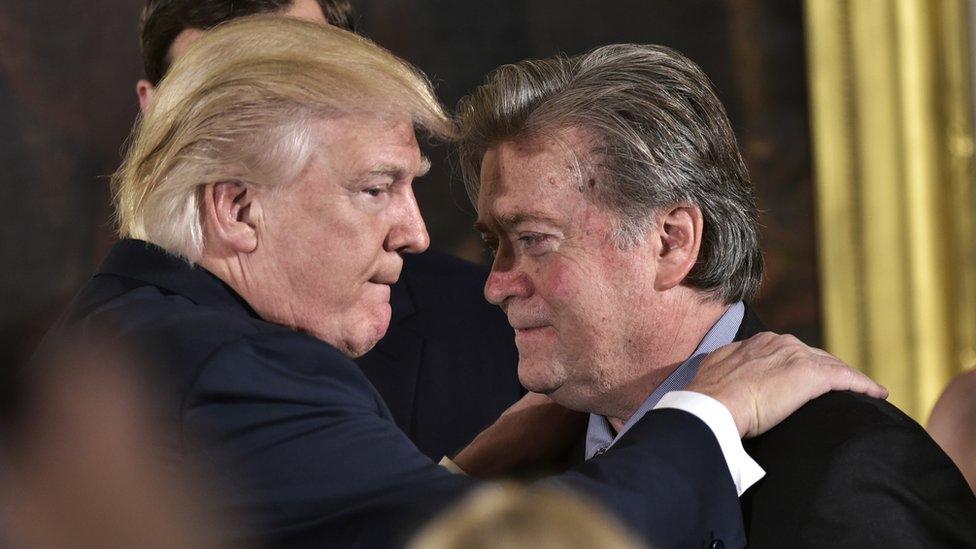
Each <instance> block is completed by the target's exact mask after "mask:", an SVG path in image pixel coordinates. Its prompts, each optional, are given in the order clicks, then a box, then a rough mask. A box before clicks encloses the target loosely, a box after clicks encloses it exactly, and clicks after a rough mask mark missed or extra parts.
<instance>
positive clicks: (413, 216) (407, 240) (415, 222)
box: [387, 187, 430, 254]
mask: <svg viewBox="0 0 976 549" xmlns="http://www.w3.org/2000/svg"><path fill="white" fill-rule="evenodd" d="M429 246H430V235H429V234H427V225H426V224H425V223H424V218H423V217H422V216H421V215H420V206H419V205H418V204H417V199H416V197H415V196H414V194H413V190H412V189H411V188H409V187H408V188H407V189H406V191H405V196H404V197H403V200H402V206H401V208H400V212H399V215H398V218H397V222H396V223H395V224H394V226H393V227H392V229H391V230H390V235H389V237H388V238H387V249H388V250H390V251H395V252H399V253H409V254H419V253H420V252H423V251H424V250H426V249H427V248H428V247H429Z"/></svg>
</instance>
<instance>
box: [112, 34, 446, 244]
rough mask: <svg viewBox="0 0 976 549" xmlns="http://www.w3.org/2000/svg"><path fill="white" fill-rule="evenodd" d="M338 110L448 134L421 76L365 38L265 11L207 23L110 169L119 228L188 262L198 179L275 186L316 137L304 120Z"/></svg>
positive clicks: (196, 222)
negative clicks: (403, 119) (394, 118)
mask: <svg viewBox="0 0 976 549" xmlns="http://www.w3.org/2000/svg"><path fill="white" fill-rule="evenodd" d="M349 113H375V114H377V115H378V116H384V115H398V116H410V117H411V118H412V119H413V121H414V124H415V126H416V127H417V128H419V129H422V130H425V131H426V132H428V133H429V134H430V135H432V136H434V137H439V138H450V137H451V136H452V135H453V134H454V128H453V125H452V123H451V122H450V119H449V118H448V116H447V115H446V114H445V112H444V110H443V108H442V107H441V105H440V103H439V102H438V101H437V98H436V97H435V95H434V92H433V90H432V89H431V85H430V83H429V81H428V80H427V79H426V77H425V76H424V75H423V74H422V73H421V72H420V71H418V70H417V69H415V68H414V67H412V66H411V65H410V64H408V63H407V62H405V61H403V60H401V59H399V58H397V57H396V56H395V55H393V54H392V53H390V52H388V51H386V50H385V49H383V48H381V47H379V46H377V45H376V44H374V43H372V42H371V41H369V40H367V39H365V38H362V37H360V36H357V35H355V34H352V33H350V32H347V31H344V30H341V29H338V28H335V27H330V26H327V25H323V24H320V23H315V22H310V21H303V20H299V19H295V18H289V17H284V16H275V15H256V16H252V17H246V18H241V19H238V20H234V21H231V22H228V23H225V24H222V25H220V26H218V27H216V28H214V29H213V30H211V31H208V32H207V34H206V35H204V36H203V37H201V38H200V40H199V41H198V42H196V43H195V44H193V46H192V47H191V48H190V49H189V50H188V51H187V53H186V54H185V55H184V56H183V57H181V58H180V59H178V60H177V61H176V63H174V65H173V67H172V68H171V69H170V71H169V73H168V74H167V76H166V77H165V78H164V79H163V81H162V82H161V83H160V85H159V88H158V89H157V92H156V96H155V98H154V100H153V102H152V105H151V106H150V108H149V109H148V111H147V112H146V114H145V115H144V116H143V117H142V118H140V119H139V120H137V121H136V124H135V126H134V127H133V131H132V135H131V137H130V143H129V147H128V150H127V152H126V155H125V159H124V161H123V163H122V165H121V167H120V168H119V169H118V171H117V172H116V173H115V174H114V176H113V178H112V190H113V200H114V206H115V215H116V221H117V224H118V232H119V236H120V237H123V238H137V239H142V240H146V241H148V242H152V243H154V244H156V245H159V246H160V247H162V248H164V249H166V250H167V251H169V252H170V253H173V254H174V255H178V256H181V257H183V258H185V259H187V260H188V261H189V262H191V263H195V262H197V261H199V260H200V258H201V255H202V253H203V245H204V242H203V227H202V210H201V206H202V203H201V190H202V189H203V187H204V186H205V185H207V184H210V183H217V182H222V181H236V182H239V183H242V184H244V185H248V186H262V187H268V188H276V187H280V186H282V185H285V184H287V183H289V182H291V181H292V180H294V179H295V178H296V177H297V176H298V175H299V173H301V171H302V170H303V169H304V167H305V165H306V164H307V163H308V160H309V158H310V156H311V153H312V151H313V150H314V148H315V146H316V145H317V144H316V143H315V142H314V139H313V137H312V133H311V131H310V127H311V124H313V123H314V122H318V121H321V120H324V119H328V118H329V117H334V116H340V115H343V114H349Z"/></svg>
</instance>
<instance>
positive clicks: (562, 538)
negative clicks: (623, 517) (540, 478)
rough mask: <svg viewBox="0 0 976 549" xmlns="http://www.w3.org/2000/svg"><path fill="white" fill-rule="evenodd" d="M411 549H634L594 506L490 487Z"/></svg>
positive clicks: (556, 494) (437, 522)
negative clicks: (503, 548) (501, 548)
mask: <svg viewBox="0 0 976 549" xmlns="http://www.w3.org/2000/svg"><path fill="white" fill-rule="evenodd" d="M409 547H410V548H411V549H490V548H493V547H505V548H507V549H575V548H579V549H584V548H586V549H589V548H611V547H612V548H614V549H639V548H641V547H644V545H643V544H642V543H640V542H639V541H637V540H636V539H634V538H633V537H632V536H631V535H630V534H629V533H628V532H627V531H626V530H625V529H624V527H623V526H622V525H621V524H620V523H619V522H617V520H616V519H614V518H613V517H612V516H610V515H608V514H607V513H605V512H604V511H603V510H602V509H601V508H599V507H598V506H597V505H595V504H593V503H590V502H588V501H585V500H583V499H580V497H579V496H578V495H577V494H572V493H569V492H566V491H563V490H557V489H552V488H540V487H534V488H521V487H517V486H508V487H504V488H503V487H500V486H490V487H487V488H484V489H482V490H480V491H477V492H475V493H474V494H472V495H471V496H469V497H468V498H467V499H465V500H464V501H462V502H461V503H460V504H458V505H457V506H456V507H454V508H453V509H450V510H449V511H447V512H445V513H444V514H442V515H441V516H439V517H438V518H436V519H434V520H433V521H432V522H431V523H430V524H428V525H427V526H426V527H425V528H424V530H423V531H421V532H420V534H418V535H417V537H416V538H415V539H414V540H413V541H412V542H411V544H410V546H409Z"/></svg>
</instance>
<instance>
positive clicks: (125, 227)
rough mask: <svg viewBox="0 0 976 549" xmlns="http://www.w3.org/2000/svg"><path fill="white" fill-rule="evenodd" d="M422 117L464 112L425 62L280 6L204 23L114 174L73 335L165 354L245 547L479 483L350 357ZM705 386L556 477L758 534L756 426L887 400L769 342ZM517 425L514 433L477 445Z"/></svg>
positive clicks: (190, 441)
mask: <svg viewBox="0 0 976 549" xmlns="http://www.w3.org/2000/svg"><path fill="white" fill-rule="evenodd" d="M416 130H421V131H424V132H427V133H429V134H430V135H432V136H441V137H450V136H451V135H453V131H454V127H453V126H452V125H451V123H450V121H449V119H448V118H447V117H446V115H445V113H444V112H443V110H442V108H441V106H440V105H439V103H438V102H437V100H436V98H435V97H434V95H433V92H432V91H431V89H430V87H429V84H428V83H427V81H426V80H425V79H424V78H423V77H422V76H421V75H419V74H418V73H417V72H416V70H415V69H414V68H413V67H411V66H409V65H408V64H406V63H405V62H403V61H402V60H399V59H397V58H396V57H394V56H393V55H391V54H389V53H388V52H386V51H384V50H382V49H380V48H378V47H377V46H375V45H373V44H372V43H370V42H369V41H367V40H365V39H362V38H360V37H357V36H355V35H353V34H350V33H348V32H345V31H342V30H339V29H335V28H331V27H328V26H325V25H321V24H318V23H315V22H308V21H301V20H298V19H295V18H287V17H268V16H265V17H251V18H246V19H242V20H239V21H234V22H230V23H227V24H226V25H223V26H221V27H220V28H218V29H214V30H213V31H211V32H208V33H205V35H204V36H202V37H201V38H200V39H199V40H198V41H197V43H195V44H193V45H192V46H190V48H189V50H188V51H187V52H186V53H185V54H184V55H183V56H182V57H181V58H180V59H179V60H177V61H176V62H175V63H174V64H173V66H172V67H171V69H170V71H169V74H168V76H167V77H166V78H165V79H164V80H163V81H162V82H161V83H160V86H159V88H158V89H157V90H156V93H155V96H154V98H153V100H152V101H151V104H150V106H149V108H148V110H147V112H146V113H145V116H144V117H142V118H141V119H140V120H139V121H138V123H137V126H136V128H135V130H134V134H133V138H132V141H131V146H130V148H129V150H128V152H127V154H126V159H125V161H124V162H123V165H122V166H121V167H120V169H119V170H118V172H117V173H116V175H115V177H114V178H113V189H114V194H115V200H114V202H115V209H116V214H117V219H118V222H119V232H120V236H122V237H123V240H121V241H120V242H119V243H117V244H116V245H115V246H114V247H113V248H112V250H111V251H110V253H109V255H108V257H107V258H106V259H105V261H104V262H103V263H102V265H101V266H100V267H99V269H98V271H97V272H96V274H95V276H94V277H93V279H92V280H91V281H90V282H89V283H88V284H87V285H86V286H85V287H84V288H82V290H81V292H80V293H79V295H78V296H77V297H76V299H75V301H74V303H73V304H72V306H71V307H70V308H69V310H68V311H67V313H66V315H65V316H64V319H63V322H62V324H61V326H60V327H59V331H67V332H70V331H71V330H73V329H78V328H79V327H86V326H103V327H105V329H106V330H107V331H108V332H109V334H110V335H111V337H113V338H116V339H117V340H118V341H123V342H125V343H126V344H127V346H129V347H131V348H133V349H134V350H136V352H138V353H139V359H140V360H144V361H146V362H147V363H148V364H149V365H150V367H151V368H152V369H153V371H154V372H155V373H156V375H157V376H158V377H157V379H158V380H159V381H158V382H157V383H155V384H154V390H155V392H156V393H157V394H159V395H160V396H159V398H160V400H161V401H162V403H163V404H162V410H163V412H162V414H163V417H164V421H165V423H166V426H167V427H170V428H171V429H170V431H169V432H171V433H177V435H176V440H174V441H171V443H170V444H169V445H168V448H169V449H170V450H171V451H173V452H174V455H173V456H172V457H174V458H176V459H179V458H180V457H182V456H191V457H193V456H196V457H199V458H201V459H206V460H207V462H208V465H210V466H212V467H213V468H215V469H216V470H218V471H220V472H221V475H222V479H223V480H225V481H226V482H227V484H228V490H229V491H230V493H229V494H228V495H226V496H224V497H223V498H221V501H220V505H221V507H222V508H226V509H229V510H233V511H234V514H235V516H241V515H243V518H244V519H245V520H246V521H247V523H248V524H249V525H250V529H248V530H247V531H237V532H231V533H230V534H228V535H230V536H231V537H232V539H233V540H235V541H240V540H248V539H250V540H257V541H260V542H262V543H267V544H282V545H286V546H323V545H329V546H348V545H350V544H357V543H358V544H359V545H360V546H391V545H398V544H400V543H403V542H404V541H406V539H407V537H406V536H408V535H409V532H410V530H411V528H413V527H414V526H415V525H416V524H418V523H419V522H420V521H423V520H424V519H426V518H428V517H430V516H432V515H433V514H434V513H436V512H437V511H438V510H440V509H442V508H444V507H445V506H446V505H448V504H450V503H451V502H453V501H456V500H457V499H458V498H459V497H461V496H462V495H464V494H465V493H467V492H468V491H469V490H470V488H471V487H473V486H475V485H476V483H475V482H474V481H473V480H471V479H469V478H467V477H464V476H462V475H451V474H449V473H448V472H447V471H446V470H445V469H444V468H442V467H438V466H437V465H436V464H435V463H433V462H432V461H431V460H429V459H428V458H427V457H425V456H423V454H421V453H420V452H418V451H417V449H416V447H415V446H414V445H413V444H412V443H411V442H410V441H409V440H408V439H407V438H406V437H405V436H404V435H403V433H402V432H401V431H400V430H399V429H397V428H396V425H395V423H394V422H393V417H392V415H391V414H390V412H389V409H388V408H387V406H386V405H385V403H384V402H383V400H382V398H381V396H380V395H379V393H377V391H376V390H375V389H374V388H373V386H372V385H371V384H370V383H369V381H368V380H367V379H366V377H365V376H364V375H363V373H362V372H361V370H360V369H359V368H358V367H357V366H356V365H355V364H354V363H352V362H351V361H350V358H349V357H356V356H360V355H362V354H364V353H365V352H367V351H368V350H369V349H370V348H371V347H373V346H374V345H375V344H376V342H377V341H379V340H380V339H381V338H382V337H383V335H384V333H385V331H386V328H387V325H388V323H389V321H390V317H391V309H390V304H389V300H390V286H391V285H392V284H393V283H395V281H396V280H397V279H398V277H399V274H400V269H401V266H402V261H403V259H402V255H403V254H408V253H418V252H421V251H423V250H424V249H425V248H426V247H427V245H428V237H427V233H426V229H425V226H424V223H423V220H422V218H421V217H420V213H419V211H418V208H417V204H416V201H415V199H414V197H413V191H412V187H411V186H412V183H413V180H414V178H415V177H418V176H420V175H422V174H423V173H424V172H425V170H426V169H427V165H428V164H427V161H426V160H425V159H424V158H423V156H422V155H421V154H420V149H419V147H418V145H417V140H416V137H415V131H416ZM732 373H734V377H735V380H734V382H730V383H718V381H719V380H722V379H726V378H727V376H729V375H731V374H732ZM810 381H816V383H809V382H810ZM697 384H700V385H701V386H702V387H708V388H709V389H708V390H707V391H705V392H703V393H693V394H696V395H698V397H700V399H707V402H709V403H711V406H710V407H709V412H708V413H705V412H703V411H702V410H701V409H697V410H696V409H695V407H694V406H690V405H687V404H681V403H678V402H676V403H673V404H672V405H671V406H670V407H663V406H662V407H660V409H657V410H654V411H651V412H649V413H648V414H646V415H645V416H644V418H643V419H642V420H641V421H640V422H638V424H637V425H635V426H634V427H633V428H631V429H630V431H629V432H628V434H627V435H625V436H624V437H623V440H622V441H621V442H620V443H619V444H617V447H616V448H615V449H614V451H612V452H608V453H606V454H605V455H604V456H602V457H601V458H599V459H594V460H591V462H589V463H587V464H586V466H584V467H583V468H581V469H580V470H578V471H574V472H572V473H569V474H567V475H565V476H563V477H561V478H560V479H559V480H558V481H559V482H561V483H562V484H564V485H567V486H570V487H573V488H575V489H578V490H581V491H584V492H586V493H588V494H590V495H591V496H592V497H594V498H595V499H596V500H598V501H600V502H602V503H603V504H605V505H608V506H610V507H611V508H612V509H613V510H614V511H615V512H616V513H617V514H618V515H619V516H620V517H621V518H622V519H624V520H625V521H626V522H627V523H628V524H629V525H630V526H631V527H632V528H634V529H635V531H637V532H639V533H640V535H642V536H645V537H646V538H648V539H651V540H655V541H660V542H661V544H662V545H664V546H680V545H687V544H700V543H704V542H706V541H708V540H710V539H712V538H721V539H725V540H728V542H729V543H730V544H733V545H741V544H742V543H743V542H744V539H743V535H742V531H741V517H740V514H739V510H738V503H737V500H736V498H735V490H734V483H733V479H735V478H737V476H738V469H739V468H741V467H742V461H743V459H745V458H744V457H743V453H742V451H741V443H740V441H739V438H738V437H739V436H740V435H741V434H743V433H744V432H745V431H744V430H743V429H741V426H753V427H755V426H759V429H760V430H761V429H765V428H769V427H771V426H772V425H774V424H775V423H777V422H778V421H780V420H782V419H783V417H785V416H787V415H788V414H789V413H791V412H792V411H793V410H795V409H796V408H797V407H798V406H800V405H802V404H803V403H804V402H806V401H807V400H809V399H810V398H812V397H814V396H816V395H819V394H821V393H822V392H824V391H827V390H830V389H831V388H840V389H848V388H855V389H858V390H861V391H866V392H869V393H871V394H875V395H880V394H883V389H881V388H880V387H879V386H877V385H876V384H874V383H873V382H870V380H868V379H867V378H865V377H864V376H861V375H859V374H857V373H855V372H853V371H851V370H850V369H849V368H846V367H844V366H843V365H841V364H840V363H838V362H836V361H835V360H833V359H830V358H829V357H825V356H824V355H823V354H822V353H821V352H819V351H816V350H810V349H808V348H807V347H805V346H802V345H800V344H798V343H797V342H795V341H791V340H789V339H785V338H777V337H775V336H771V335H768V336H767V337H765V338H759V339H757V340H750V341H748V342H745V343H744V344H738V345H735V346H733V347H732V348H730V349H728V352H727V353H726V354H725V355H724V356H723V357H722V360H706V361H705V362H704V363H703V364H702V367H701V370H700V372H699V374H698V377H697V378H696V379H695V381H693V383H692V385H690V386H689V390H691V391H693V390H695V389H696V388H697V386H698V385H697ZM783 387H789V390H788V391H784V390H783ZM796 387H799V388H801V390H800V391H797V390H795V388H796ZM698 402H701V401H700V400H698ZM509 427H511V426H510V425H504V424H503V425H502V426H501V428H502V429H503V430H505V429H508V428H509ZM498 428H499V423H496V424H494V425H493V426H492V427H489V429H488V430H487V431H486V432H490V431H496V430H497V429H498ZM499 440H501V441H503V442H505V443H509V442H510V441H511V440H512V439H510V438H507V437H500V438H499V437H494V436H487V437H479V439H477V440H476V441H475V443H474V445H479V444H480V445H482V446H484V445H487V446H491V443H492V442H496V443H497V442H498V441H499ZM718 441H722V442H721V444H719V442H718ZM469 448H470V447H469ZM503 449H504V452H506V453H508V454H514V455H516V456H517V455H518V454H519V453H520V452H522V451H524V445H519V444H506V445H504V446H503ZM495 451H496V452H497V450H495ZM462 454H464V453H462ZM476 454H477V453H476ZM464 455H465V456H469V458H470V456H471V454H470V453H468V454H464ZM460 457H461V456H460V455H459V458H460ZM745 457H747V456H745ZM477 462H478V460H477V459H476V458H470V459H464V460H460V461H459V463H458V465H460V466H461V468H462V469H466V470H468V471H469V472H471V468H470V466H469V465H470V464H474V463H477Z"/></svg>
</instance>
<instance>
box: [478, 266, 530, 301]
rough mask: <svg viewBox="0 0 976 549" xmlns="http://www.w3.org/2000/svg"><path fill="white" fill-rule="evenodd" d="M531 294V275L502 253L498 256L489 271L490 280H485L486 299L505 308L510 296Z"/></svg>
mask: <svg viewBox="0 0 976 549" xmlns="http://www.w3.org/2000/svg"><path fill="white" fill-rule="evenodd" d="M531 295H532V280H531V279H530V278H529V276H528V275H527V274H526V273H525V272H524V271H522V270H521V269H518V268H516V266H515V264H514V263H513V262H511V261H506V260H505V259H504V258H502V256H501V255H500V254H499V255H498V256H496V257H495V262H494V263H493V264H492V266H491V272H490V273H488V280H486V281H485V299H487V300H488V301H489V302H490V303H493V304H495V305H498V306H499V307H502V308H504V306H505V305H504V304H505V302H506V301H507V300H508V299H510V298H513V297H529V296H531Z"/></svg>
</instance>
